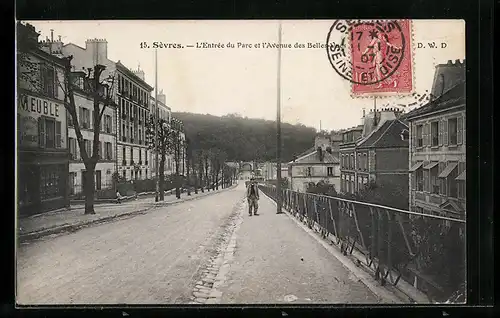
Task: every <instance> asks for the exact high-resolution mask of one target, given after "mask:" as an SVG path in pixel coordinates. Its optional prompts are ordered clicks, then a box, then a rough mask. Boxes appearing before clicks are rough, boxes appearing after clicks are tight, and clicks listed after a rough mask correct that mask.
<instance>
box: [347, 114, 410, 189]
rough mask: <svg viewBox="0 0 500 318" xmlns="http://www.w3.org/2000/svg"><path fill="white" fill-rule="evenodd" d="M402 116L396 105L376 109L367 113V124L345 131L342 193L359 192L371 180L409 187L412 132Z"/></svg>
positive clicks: (397, 186) (399, 186)
mask: <svg viewBox="0 0 500 318" xmlns="http://www.w3.org/2000/svg"><path fill="white" fill-rule="evenodd" d="M401 115H402V111H400V110H398V109H396V108H382V109H380V110H372V111H370V112H369V113H368V114H364V115H363V119H362V120H363V125H361V126H358V127H357V128H355V129H353V130H349V131H346V132H345V133H344V134H346V136H345V138H344V139H345V140H346V142H345V143H344V144H342V145H341V161H342V163H341V173H342V181H341V191H342V192H344V193H351V194H353V193H356V192H358V191H361V190H363V189H364V188H365V187H366V186H367V185H368V184H369V183H370V182H374V183H376V184H378V185H387V186H389V185H390V186H391V187H393V188H397V189H406V185H407V184H408V165H407V160H408V143H409V142H408V138H409V132H408V125H407V124H406V123H405V122H404V121H402V120H400V119H399V118H400V116H401ZM355 137H357V138H356V139H355V140H352V139H354V138H355ZM404 192H405V191H403V194H404Z"/></svg>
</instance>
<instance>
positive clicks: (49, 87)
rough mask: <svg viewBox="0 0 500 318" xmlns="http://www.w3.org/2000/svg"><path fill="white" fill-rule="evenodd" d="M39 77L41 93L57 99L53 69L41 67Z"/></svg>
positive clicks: (45, 66) (46, 66)
mask: <svg viewBox="0 0 500 318" xmlns="http://www.w3.org/2000/svg"><path fill="white" fill-rule="evenodd" d="M40 77H41V78H40V82H41V84H42V93H43V94H45V95H47V96H49V97H57V87H56V74H55V70H54V68H53V67H51V66H48V65H41V66H40Z"/></svg>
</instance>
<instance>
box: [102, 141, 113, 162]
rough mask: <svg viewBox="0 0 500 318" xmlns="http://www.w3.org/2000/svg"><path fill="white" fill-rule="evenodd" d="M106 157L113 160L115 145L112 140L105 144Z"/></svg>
mask: <svg viewBox="0 0 500 318" xmlns="http://www.w3.org/2000/svg"><path fill="white" fill-rule="evenodd" d="M104 159H106V160H112V159H113V147H112V144H111V143H110V142H107V143H106V144H105V156H104Z"/></svg>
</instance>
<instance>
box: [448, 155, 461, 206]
mask: <svg viewBox="0 0 500 318" xmlns="http://www.w3.org/2000/svg"><path fill="white" fill-rule="evenodd" d="M448 164H450V163H448ZM456 177H458V169H457V168H456V167H455V168H454V169H453V170H452V171H451V172H450V174H449V175H448V178H447V180H448V182H447V184H448V196H450V197H452V198H458V183H459V182H460V181H457V180H455V179H456Z"/></svg>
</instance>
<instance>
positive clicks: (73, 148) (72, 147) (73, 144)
mask: <svg viewBox="0 0 500 318" xmlns="http://www.w3.org/2000/svg"><path fill="white" fill-rule="evenodd" d="M68 142H69V153H70V155H71V157H70V158H71V159H72V160H77V158H78V148H77V140H76V139H75V138H68Z"/></svg>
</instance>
